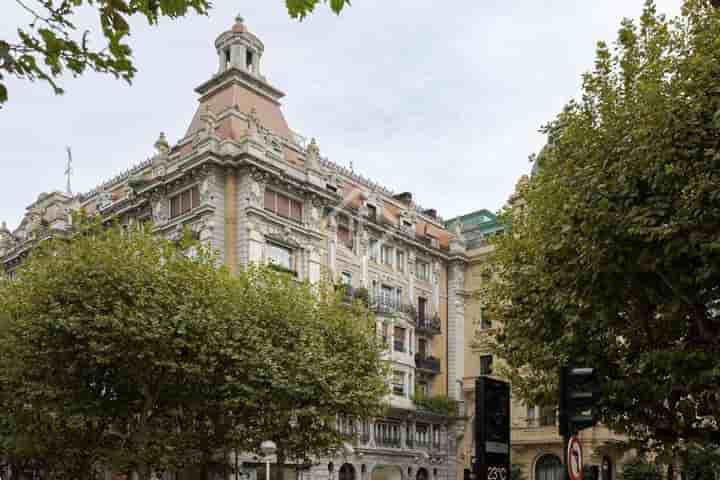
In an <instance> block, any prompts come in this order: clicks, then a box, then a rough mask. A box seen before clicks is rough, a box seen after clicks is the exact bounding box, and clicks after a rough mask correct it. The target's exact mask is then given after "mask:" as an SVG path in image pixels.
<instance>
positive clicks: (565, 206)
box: [486, 0, 720, 447]
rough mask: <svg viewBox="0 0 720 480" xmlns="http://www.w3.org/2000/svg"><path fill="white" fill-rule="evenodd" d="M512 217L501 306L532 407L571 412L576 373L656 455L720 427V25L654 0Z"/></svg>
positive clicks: (556, 138)
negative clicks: (564, 407) (584, 373)
mask: <svg viewBox="0 0 720 480" xmlns="http://www.w3.org/2000/svg"><path fill="white" fill-rule="evenodd" d="M545 132H546V133H547V134H548V138H549V141H548V145H547V147H546V148H544V149H543V151H542V152H541V154H540V155H539V156H538V158H537V159H536V161H537V162H538V168H537V169H536V173H535V174H534V175H533V177H532V179H531V180H530V182H529V184H528V185H527V186H525V187H524V188H522V189H521V191H520V192H519V193H518V196H517V198H516V199H515V202H514V204H513V205H514V206H511V207H508V208H507V209H506V210H505V211H504V212H503V215H504V221H505V222H506V223H507V224H508V226H509V228H508V233H507V234H506V235H503V236H501V237H499V238H498V239H497V240H496V242H495V252H494V257H493V259H494V262H493V263H492V267H493V269H494V275H493V276H492V280H491V281H490V282H489V285H488V291H487V292H486V293H487V303H488V308H489V309H490V310H491V311H492V314H493V315H494V316H495V317H496V318H497V319H498V320H499V321H501V322H502V323H503V325H504V328H503V331H502V333H501V334H500V335H499V336H498V337H497V341H496V343H495V344H494V346H493V348H494V349H495V352H496V354H498V355H499V356H501V357H503V358H504V359H505V360H507V362H508V372H507V373H508V374H509V375H510V376H511V377H512V380H513V382H514V388H515V390H516V393H518V394H519V395H520V396H521V397H522V398H524V399H526V400H527V401H529V402H530V403H533V404H538V403H540V404H556V403H557V398H558V397H557V380H558V378H557V377H558V368H559V366H560V365H561V364H562V363H564V362H574V363H576V364H578V365H582V366H590V367H595V368H597V369H598V371H599V373H600V377H601V379H602V387H603V396H602V400H601V404H600V414H601V418H602V420H603V421H604V422H605V423H606V424H608V425H609V426H611V427H612V428H614V429H616V430H618V431H620V432H624V433H627V434H629V435H630V436H631V438H633V439H635V440H636V441H638V442H639V443H640V444H642V445H645V446H656V447H657V446H664V445H676V444H677V442H678V441H681V440H685V441H688V440H698V441H700V442H703V441H708V440H711V439H712V438H713V437H714V436H715V435H716V434H717V432H718V425H719V424H718V421H720V401H718V400H720V387H718V385H720V310H719V308H720V188H719V187H720V13H719V12H718V11H717V10H714V9H713V8H712V6H711V4H710V3H709V2H708V1H707V0H685V2H684V3H683V7H682V14H681V15H680V16H678V17H677V18H672V19H669V18H666V17H665V16H664V15H661V14H659V13H658V12H657V11H656V7H655V5H654V4H653V2H652V1H648V2H647V3H646V4H645V8H644V11H643V14H642V16H641V18H640V19H639V21H633V20H624V21H623V22H622V25H621V28H620V30H619V33H618V37H617V41H616V42H615V43H614V44H613V45H612V46H608V45H606V44H605V43H599V44H598V48H597V58H596V60H595V66H594V68H593V69H592V71H590V72H588V73H587V74H585V75H584V76H583V89H582V96H581V98H579V99H578V100H574V101H571V102H570V103H569V104H568V105H567V106H566V107H565V108H564V110H563V111H562V113H560V114H559V115H558V116H557V118H556V119H555V120H553V121H552V122H550V123H549V124H548V125H547V126H546V127H545Z"/></svg>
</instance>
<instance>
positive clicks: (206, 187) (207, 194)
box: [198, 177, 215, 205]
mask: <svg viewBox="0 0 720 480" xmlns="http://www.w3.org/2000/svg"><path fill="white" fill-rule="evenodd" d="M198 190H199V191H200V203H202V204H209V205H211V204H212V203H213V201H214V200H215V197H214V196H213V194H212V188H211V187H210V179H209V178H208V177H205V178H204V179H203V180H202V181H201V182H200V185H199V186H198Z"/></svg>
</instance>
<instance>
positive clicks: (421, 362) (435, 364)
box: [415, 353, 440, 373]
mask: <svg viewBox="0 0 720 480" xmlns="http://www.w3.org/2000/svg"><path fill="white" fill-rule="evenodd" d="M415 368H418V369H420V370H425V371H427V372H432V373H440V359H439V358H435V357H432V356H429V355H423V354H422V353H416V354H415Z"/></svg>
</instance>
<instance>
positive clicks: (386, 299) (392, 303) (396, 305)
mask: <svg viewBox="0 0 720 480" xmlns="http://www.w3.org/2000/svg"><path fill="white" fill-rule="evenodd" d="M370 308H371V309H372V310H373V311H375V312H377V313H387V314H392V313H396V312H398V311H400V310H401V308H402V303H401V302H400V300H399V299H398V298H397V296H396V295H390V294H387V293H382V292H380V293H375V294H372V295H370Z"/></svg>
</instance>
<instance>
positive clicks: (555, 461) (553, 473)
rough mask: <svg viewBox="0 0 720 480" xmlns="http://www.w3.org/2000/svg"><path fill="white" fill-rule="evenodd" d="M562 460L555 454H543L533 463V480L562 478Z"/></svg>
mask: <svg viewBox="0 0 720 480" xmlns="http://www.w3.org/2000/svg"><path fill="white" fill-rule="evenodd" d="M562 473H563V472H562V462H561V461H560V459H559V458H558V457H557V456H555V455H543V456H542V457H540V458H539V459H538V461H537V463H536V464H535V480H563V474H562Z"/></svg>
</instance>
